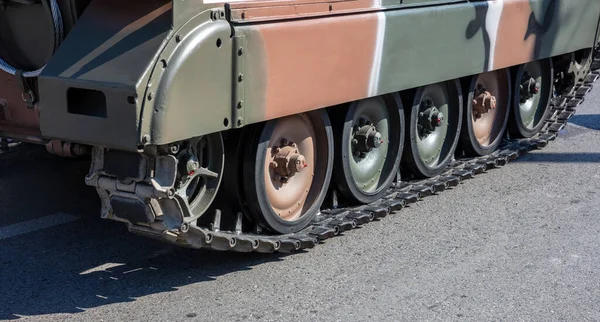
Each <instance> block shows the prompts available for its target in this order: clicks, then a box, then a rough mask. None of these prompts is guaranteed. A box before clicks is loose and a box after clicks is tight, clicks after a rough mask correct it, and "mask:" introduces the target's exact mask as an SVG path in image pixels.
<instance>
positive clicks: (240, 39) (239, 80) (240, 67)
mask: <svg viewBox="0 0 600 322" xmlns="http://www.w3.org/2000/svg"><path fill="white" fill-rule="evenodd" d="M245 55H246V37H244V36H234V37H233V89H232V90H233V97H232V103H233V104H232V105H233V106H232V112H231V115H232V123H233V124H231V126H232V128H240V127H243V126H244V124H245V121H244V114H245V113H244V111H245V108H246V107H245V105H244V104H245V102H244V98H245V91H244V78H245V75H244V72H245V68H244V67H245V66H244V57H245Z"/></svg>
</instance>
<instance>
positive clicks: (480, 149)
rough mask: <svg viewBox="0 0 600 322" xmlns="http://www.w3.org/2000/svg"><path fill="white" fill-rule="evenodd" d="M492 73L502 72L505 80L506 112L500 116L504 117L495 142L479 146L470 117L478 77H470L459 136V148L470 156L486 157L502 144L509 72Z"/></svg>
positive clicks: (506, 122) (508, 109) (507, 113)
mask: <svg viewBox="0 0 600 322" xmlns="http://www.w3.org/2000/svg"><path fill="white" fill-rule="evenodd" d="M494 72H497V73H500V72H503V73H502V74H503V78H505V79H506V82H505V86H506V90H505V92H506V93H505V94H506V98H505V102H504V104H505V108H506V111H505V113H504V115H502V117H504V119H503V121H502V123H500V125H501V128H500V129H498V131H497V132H498V134H497V136H496V138H495V140H494V141H493V142H492V143H490V144H489V145H487V146H483V145H481V144H480V143H479V141H478V140H477V137H476V136H475V132H474V129H473V121H472V119H473V117H472V115H473V106H472V105H473V104H472V101H473V97H474V89H475V85H476V84H477V83H476V82H477V77H478V76H479V75H474V76H473V77H471V80H470V82H469V87H468V91H469V95H468V97H467V100H466V101H465V104H464V105H465V110H464V112H463V129H462V131H461V135H460V137H461V147H462V149H463V150H464V151H465V152H466V153H467V154H468V155H470V156H483V155H488V154H490V153H492V152H494V151H495V150H496V148H498V146H499V145H500V143H502V139H503V137H504V133H505V131H506V127H507V126H508V116H509V112H510V98H511V90H512V86H511V78H510V71H509V70H508V68H506V69H503V70H497V71H494ZM490 73H491V72H490ZM500 102H501V101H500ZM498 104H500V103H498ZM496 108H498V107H496Z"/></svg>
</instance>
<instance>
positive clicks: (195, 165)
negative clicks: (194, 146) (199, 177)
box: [185, 155, 200, 176]
mask: <svg viewBox="0 0 600 322" xmlns="http://www.w3.org/2000/svg"><path fill="white" fill-rule="evenodd" d="M198 169H200V162H199V161H198V158H197V157H196V156H195V155H188V156H187V157H186V161H185V173H186V174H187V175H189V176H192V175H194V173H196V171H197V170H198Z"/></svg>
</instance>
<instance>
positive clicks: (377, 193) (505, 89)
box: [0, 0, 600, 252]
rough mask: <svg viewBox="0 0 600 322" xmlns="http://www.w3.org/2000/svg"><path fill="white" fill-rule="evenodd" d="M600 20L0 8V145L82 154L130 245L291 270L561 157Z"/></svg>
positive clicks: (453, 7) (410, 5) (284, 5)
mask: <svg viewBox="0 0 600 322" xmlns="http://www.w3.org/2000/svg"><path fill="white" fill-rule="evenodd" d="M599 19H600V2H599V1H597V0H578V1H573V0H495V1H474V0H470V1H467V0H392V1H388V0H380V1H372V0H340V1H319V0H269V1H266V0H232V1H230V2H224V1H221V0H172V1H168V0H143V1H142V0H135V1H134V0H131V1H117V0H91V1H90V0H0V40H1V45H0V57H1V58H2V60H1V61H0V68H1V69H2V71H3V72H2V74H1V77H0V97H1V98H2V100H1V101H0V105H1V107H2V108H1V109H0V112H1V114H0V133H1V136H3V137H6V138H13V139H18V140H21V141H25V142H33V143H41V144H46V145H47V147H48V150H49V151H51V152H53V153H57V154H61V155H66V156H70V155H82V154H86V153H87V152H91V167H90V172H89V175H88V176H87V177H86V178H85V180H86V183H87V184H89V185H91V186H94V187H96V189H97V191H98V194H99V196H100V198H101V200H102V210H101V213H102V216H103V217H104V218H110V219H114V220H117V221H122V222H125V223H126V224H127V225H128V227H129V229H130V231H132V232H135V233H138V234H143V235H146V236H149V237H153V238H158V239H161V240H164V241H169V242H173V243H177V244H179V245H184V246H189V247H198V248H201V247H204V248H210V249H217V250H235V251H244V252H249V251H258V252H275V251H284V252H289V251H294V250H297V249H302V248H310V247H312V246H314V245H315V244H316V243H318V241H319V240H323V239H325V238H328V237H331V236H334V235H336V234H339V233H340V232H342V231H344V230H348V229H351V228H354V227H356V226H357V225H362V224H365V223H367V222H369V221H371V220H375V219H377V218H381V217H383V216H386V215H387V214H389V213H391V212H394V211H396V210H399V209H401V208H402V207H404V206H405V205H406V204H407V203H409V202H414V201H416V200H418V199H420V198H422V197H425V196H427V195H430V194H432V193H437V192H440V191H442V190H444V189H446V188H448V187H450V186H455V185H457V184H458V183H459V182H460V181H461V180H464V179H467V178H469V177H471V176H473V175H475V174H478V173H480V172H482V171H485V170H486V169H488V168H490V167H495V166H499V165H503V164H505V163H506V162H508V161H510V160H512V159H514V158H516V157H518V156H519V155H520V154H522V153H524V152H526V151H528V150H531V149H534V148H540V147H543V146H544V145H546V144H547V143H548V142H549V141H551V140H553V139H554V138H555V137H556V133H557V132H558V131H559V130H560V129H561V128H562V127H563V126H564V123H565V121H566V120H567V119H568V118H569V117H570V116H571V115H572V114H573V112H574V108H575V107H576V106H577V105H578V104H579V103H580V102H581V101H582V100H583V97H584V95H585V94H586V93H587V92H588V91H589V90H591V83H592V82H593V81H595V80H596V78H597V77H598V74H597V73H596V72H593V71H594V70H595V69H596V68H597V67H598V66H596V65H597V63H596V61H594V52H595V49H596V48H597V44H598V26H599ZM508 171H510V170H508ZM374 238H376V237H374Z"/></svg>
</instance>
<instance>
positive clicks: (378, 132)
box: [334, 95, 404, 203]
mask: <svg viewBox="0 0 600 322" xmlns="http://www.w3.org/2000/svg"><path fill="white" fill-rule="evenodd" d="M344 112H345V113H342V115H341V116H340V117H339V118H338V119H337V120H336V124H335V125H336V126H335V134H336V142H335V143H336V153H335V167H334V173H335V177H336V182H337V184H338V186H339V188H340V191H341V192H342V193H343V194H344V195H345V196H346V197H347V198H348V199H350V200H352V201H354V202H359V203H370V202H373V201H375V200H377V199H379V198H380V197H381V196H382V195H383V194H384V193H385V192H386V190H387V189H388V188H389V187H390V185H391V184H392V182H393V180H394V178H395V177H396V173H397V172H398V168H399V165H400V156H401V154H402V147H403V145H404V144H403V140H404V114H403V111H402V103H401V102H400V98H399V97H398V95H386V96H379V97H372V98H367V99H364V100H360V101H356V102H353V103H351V104H350V106H349V107H348V108H347V109H346V110H345V111H344Z"/></svg>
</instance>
